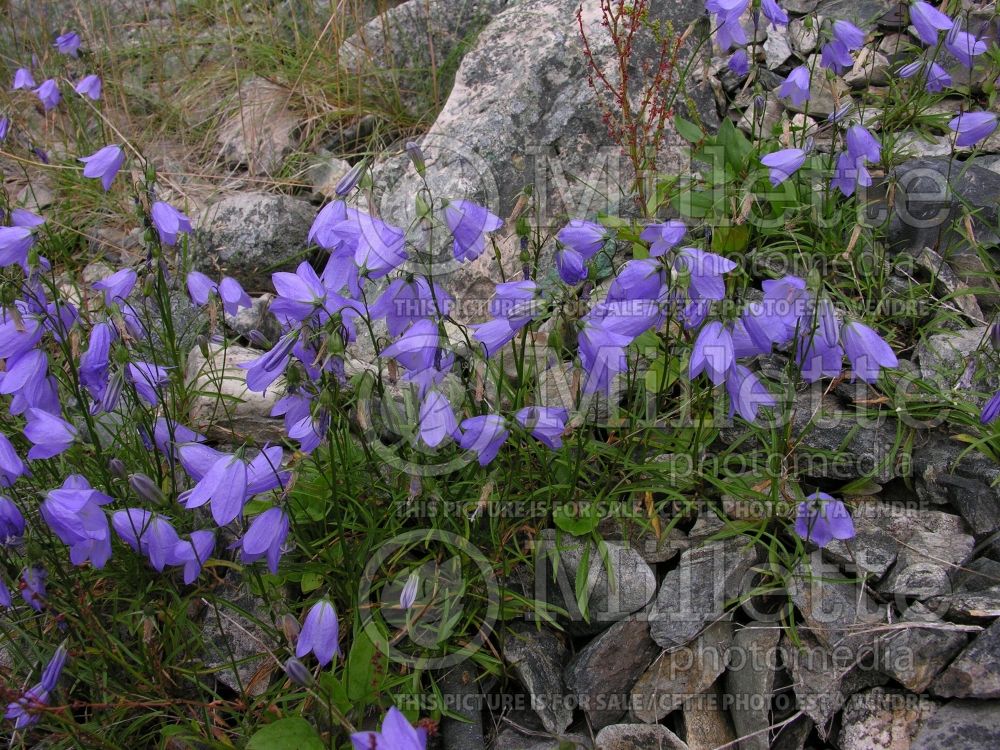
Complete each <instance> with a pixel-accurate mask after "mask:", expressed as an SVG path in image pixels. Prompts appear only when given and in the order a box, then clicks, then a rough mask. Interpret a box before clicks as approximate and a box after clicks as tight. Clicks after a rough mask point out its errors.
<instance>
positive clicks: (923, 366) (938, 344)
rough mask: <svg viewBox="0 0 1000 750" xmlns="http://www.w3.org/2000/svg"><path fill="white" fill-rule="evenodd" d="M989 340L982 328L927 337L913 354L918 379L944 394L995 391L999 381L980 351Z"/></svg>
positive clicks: (984, 329) (985, 327)
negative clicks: (980, 390) (918, 369)
mask: <svg viewBox="0 0 1000 750" xmlns="http://www.w3.org/2000/svg"><path fill="white" fill-rule="evenodd" d="M988 340H989V336H988V333H987V326H985V325H981V326H976V327H975V328H967V329H965V330H961V331H954V332H949V333H937V334H934V335H932V336H928V337H927V338H925V339H924V340H923V341H922V342H921V343H920V344H918V345H917V350H916V352H915V353H914V359H916V361H917V363H918V365H919V367H920V377H921V378H923V379H924V380H926V381H928V382H930V383H933V384H934V385H936V386H937V387H938V388H939V389H941V390H942V391H945V392H948V391H956V390H957V391H968V390H972V389H976V390H979V389H982V390H987V389H994V388H996V387H997V386H998V385H1000V379H998V377H997V375H996V374H995V369H994V368H993V367H992V364H991V362H990V359H989V357H987V356H986V353H985V352H982V353H981V352H980V351H979V347H980V344H982V342H983V341H988Z"/></svg>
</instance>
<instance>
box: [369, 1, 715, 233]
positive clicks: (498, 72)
mask: <svg viewBox="0 0 1000 750" xmlns="http://www.w3.org/2000/svg"><path fill="white" fill-rule="evenodd" d="M578 7H579V2H577V0H523V1H522V2H520V3H518V4H517V5H516V6H515V7H512V8H509V9H508V10H506V11H504V12H502V13H500V14H499V15H498V16H496V18H494V19H493V21H492V22H491V23H490V24H489V25H488V26H487V27H486V28H485V29H484V30H483V31H482V32H481V33H480V35H479V37H478V39H477V41H476V44H475V46H474V47H473V49H472V50H471V51H470V52H469V53H468V54H467V55H466V56H465V58H464V59H463V60H462V64H461V67H460V68H459V70H458V73H457V74H456V79H455V86H454V88H453V89H452V92H451V95H450V96H449V98H448V101H447V103H446V104H445V106H444V109H443V110H442V111H441V113H440V115H439V116H438V118H437V120H436V121H435V123H434V125H433V126H432V127H431V129H430V131H429V132H428V133H427V135H426V136H425V137H424V138H423V139H422V141H421V146H422V148H423V151H424V153H425V155H426V157H427V174H426V178H427V181H428V183H429V184H430V186H431V189H432V193H433V194H434V196H436V197H440V198H452V199H454V198H470V199H474V200H477V201H479V202H480V203H482V204H484V205H487V206H489V207H490V209H491V210H493V212H494V213H495V214H497V215H498V216H501V217H507V216H508V215H510V213H511V211H512V210H513V209H514V207H515V205H516V204H517V202H518V198H519V196H520V194H521V191H522V189H523V187H524V186H526V185H528V184H532V185H534V192H533V202H536V203H537V205H538V206H539V207H540V216H541V217H542V221H543V222H546V223H551V228H558V227H557V225H558V224H560V223H561V221H562V217H564V216H566V215H571V216H585V215H593V214H594V213H596V212H597V211H598V210H615V211H618V210H619V208H620V205H619V204H620V203H621V202H622V197H621V195H620V190H621V186H622V185H625V184H627V182H628V176H627V173H626V170H625V169H624V160H623V158H622V155H621V151H620V149H619V147H618V146H617V145H616V144H614V143H613V142H612V141H611V140H610V137H609V135H608V132H607V127H606V126H605V124H604V123H603V121H602V116H601V110H600V107H599V106H598V104H597V102H596V101H595V98H594V94H593V92H592V91H591V89H590V88H589V85H588V83H587V74H586V73H587V68H586V64H585V62H584V57H583V54H582V43H581V40H580V37H579V31H578V26H577V20H576V11H577V8H578ZM702 13H703V9H702V8H700V7H696V6H695V5H693V4H691V3H685V2H682V1H681V0H667V1H666V2H662V3H656V4H654V5H653V6H652V7H651V10H650V14H651V19H650V20H651V21H656V20H670V21H672V22H673V24H674V27H675V28H676V29H678V30H681V29H684V28H685V27H687V26H688V25H689V24H691V23H692V22H694V21H696V20H698V19H700V18H701V15H702ZM583 20H584V26H585V28H586V29H587V33H588V37H589V38H590V40H591V48H592V50H593V52H594V55H595V58H596V59H597V60H598V61H599V63H600V64H602V65H604V64H606V63H607V62H608V60H609V59H610V58H609V55H610V54H611V49H612V47H611V44H610V41H609V40H608V38H607V35H606V32H605V30H604V29H603V27H602V26H601V23H600V13H599V4H598V3H597V2H596V1H595V0H587V2H585V3H584V4H583ZM700 33H703V31H698V32H697V33H695V34H692V35H691V37H690V39H689V44H688V46H687V47H686V48H685V49H686V50H693V49H694V47H695V40H696V38H697V37H698V36H699V34H700ZM650 41H651V40H650ZM636 45H637V46H636V55H635V59H636V60H637V61H638V60H642V59H644V58H643V54H644V52H643V50H646V46H647V43H646V40H645V39H637V40H636ZM647 51H648V50H647ZM687 54H689V53H688V52H685V53H684V55H682V63H681V64H685V61H686V55H687ZM636 76H637V77H641V73H638V72H637V73H636ZM634 80H635V79H634ZM685 93H686V95H687V96H686V97H684V99H683V100H682V101H681V102H680V103H679V110H682V111H684V110H686V109H687V106H686V104H685V101H686V100H692V101H693V102H694V103H695V105H696V107H697V110H698V114H699V116H700V119H701V120H702V121H703V122H704V123H705V124H706V125H707V126H708V127H714V126H717V124H718V122H719V121H718V115H717V112H716V109H715V101H714V97H713V95H712V92H711V90H710V88H709V87H708V86H707V85H704V86H692V87H689V88H688V90H687V91H686V92H685ZM668 130H670V126H669V125H668ZM685 150H686V145H685V144H683V143H682V141H681V139H680V138H679V137H677V136H676V135H675V134H673V132H672V130H670V132H669V133H668V135H667V140H666V144H665V149H664V153H663V154H661V155H660V159H659V169H660V170H661V171H672V170H674V169H676V170H682V169H683V168H684V164H685V162H684V160H683V156H682V154H683V152H684V151H685ZM404 159H405V157H403V158H399V159H395V160H389V161H388V162H383V164H382V165H381V168H380V169H379V170H377V171H379V173H380V174H379V175H376V179H375V184H376V185H380V184H383V183H384V180H382V179H381V178H382V177H387V178H388V179H389V181H390V182H392V183H393V184H390V185H388V186H386V187H385V189H384V191H383V193H382V196H381V200H380V201H379V202H380V206H381V215H382V216H383V217H385V218H387V219H389V220H391V221H393V222H394V223H395V224H396V225H398V226H410V225H411V223H412V219H413V218H414V208H413V206H412V197H413V196H414V195H415V194H416V191H417V188H418V187H419V186H420V185H421V184H422V181H421V180H420V179H419V178H418V176H417V175H416V174H415V173H414V172H413V170H412V169H411V168H409V166H408V164H407V163H406V162H405V161H404ZM688 171H690V168H688Z"/></svg>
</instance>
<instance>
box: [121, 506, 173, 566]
mask: <svg viewBox="0 0 1000 750" xmlns="http://www.w3.org/2000/svg"><path fill="white" fill-rule="evenodd" d="M111 525H112V526H114V528H115V532H116V533H117V534H118V536H119V537H120V538H121V540H122V541H123V542H125V543H126V544H127V545H128V546H129V547H131V548H132V549H133V550H134V551H136V552H138V553H140V554H142V555H145V556H146V557H147V558H148V559H149V564H150V565H152V566H153V568H154V569H156V570H157V571H160V572H162V571H163V569H164V568H165V567H166V566H167V565H169V564H172V563H173V562H174V551H175V549H176V547H177V543H178V542H179V541H180V538H179V537H178V536H177V532H176V531H175V530H174V527H173V526H172V525H171V524H170V521H168V520H167V519H166V517H164V516H161V515H160V514H158V513H150V512H149V511H148V510H144V509H142V508H127V509H126V510H119V511H117V512H115V513H114V514H113V515H112V516H111Z"/></svg>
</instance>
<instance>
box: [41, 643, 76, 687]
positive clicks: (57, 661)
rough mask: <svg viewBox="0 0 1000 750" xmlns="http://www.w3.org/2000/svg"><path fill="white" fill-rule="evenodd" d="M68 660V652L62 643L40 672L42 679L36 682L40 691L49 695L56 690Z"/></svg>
mask: <svg viewBox="0 0 1000 750" xmlns="http://www.w3.org/2000/svg"><path fill="white" fill-rule="evenodd" d="M68 658H69V652H68V651H67V650H66V644H65V643H62V644H60V645H59V648H57V649H56V650H55V653H53V654H52V658H51V659H49V661H48V664H46V665H45V669H43V670H42V679H41V680H39V682H38V684H39V685H40V686H41V688H42V690H45V691H46V692H49V693H51V692H52V691H53V690H55V689H56V685H57V684H58V683H59V678H60V677H61V676H62V671H63V668H64V667H65V666H66V661H67V659H68Z"/></svg>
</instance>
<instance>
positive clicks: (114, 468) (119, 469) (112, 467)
mask: <svg viewBox="0 0 1000 750" xmlns="http://www.w3.org/2000/svg"><path fill="white" fill-rule="evenodd" d="M108 471H110V472H111V473H112V474H114V475H115V476H116V477H118V478H119V479H124V478H125V477H126V476H127V473H126V471H125V462H124V461H122V460H121V459H120V458H112V459H111V460H110V461H108Z"/></svg>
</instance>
